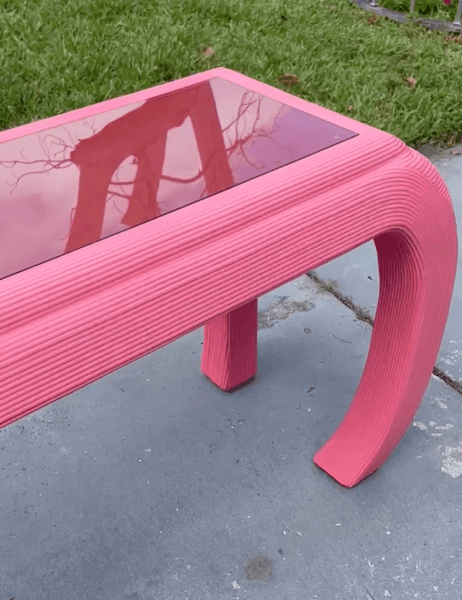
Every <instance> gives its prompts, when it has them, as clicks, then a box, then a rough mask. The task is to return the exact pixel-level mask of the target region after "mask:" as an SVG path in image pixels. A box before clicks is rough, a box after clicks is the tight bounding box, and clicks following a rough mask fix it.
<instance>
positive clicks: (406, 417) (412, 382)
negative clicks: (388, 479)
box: [314, 232, 457, 488]
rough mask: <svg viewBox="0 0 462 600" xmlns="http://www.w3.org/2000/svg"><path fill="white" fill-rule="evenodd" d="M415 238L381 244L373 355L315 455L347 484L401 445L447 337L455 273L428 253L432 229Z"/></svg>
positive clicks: (395, 235) (396, 237)
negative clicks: (427, 238)
mask: <svg viewBox="0 0 462 600" xmlns="http://www.w3.org/2000/svg"><path fill="white" fill-rule="evenodd" d="M414 233H417V234H418V236H416V237H414V238H413V236H405V235H403V234H400V233H399V232H390V233H387V234H383V235H381V236H379V237H378V238H376V239H375V240H374V242H375V246H376V249H377V255H378V263H379V274H380V294H379V301H378V306H377V313H376V318H375V323H374V328H373V332H372V337H371V342H370V347H369V354H368V357H367V361H366V364H365V367H364V371H363V374H362V377H361V380H360V383H359V385H358V388H357V391H356V394H355V396H354V398H353V401H352V403H351V405H350V408H349V410H348V411H347V413H346V415H345V417H344V419H343V421H342V422H341V424H340V425H339V427H338V429H337V430H336V431H335V433H334V434H333V435H332V437H331V438H330V439H329V440H328V442H327V443H326V444H324V446H323V447H322V448H321V449H320V450H319V451H318V452H317V453H316V454H315V456H314V462H315V464H316V465H318V467H320V468H321V469H323V470H324V471H326V472H327V473H329V475H331V477H333V478H334V479H336V480H337V481H338V482H339V483H341V484H342V485H344V486H345V487H349V488H351V487H353V486H355V485H356V484H358V483H359V482H360V481H362V480H363V479H364V478H365V477H367V476H369V475H371V474H372V473H373V472H374V471H376V470H377V469H378V468H379V467H380V466H381V465H382V464H383V463H384V462H385V461H386V460H387V458H388V457H389V456H390V454H391V453H392V451H393V450H394V449H395V447H396V446H397V445H398V443H399V442H400V440H401V438H402V437H403V435H404V434H405V432H406V430H407V428H408V427H409V425H410V423H411V422H412V419H413V418H414V415H415V413H416V411H417V409H418V408H419V405H420V403H421V400H422V397H423V395H424V393H425V390H426V388H427V385H428V381H429V379H430V377H431V373H432V370H433V366H434V364H435V362H436V358H437V354H438V350H439V347H440V344H441V340H442V337H443V333H444V328H445V325H446V320H447V316H448V311H449V303H450V298H451V294H452V288H453V281H454V280H453V274H452V273H451V272H450V271H451V267H450V266H449V268H445V265H440V264H439V263H438V261H437V260H435V261H432V262H429V261H428V255H427V257H426V256H425V254H426V253H424V252H422V249H423V248H422V246H423V243H424V237H425V234H426V232H414ZM418 237H420V240H419V239H418ZM451 237H452V236H451V235H448V238H447V240H446V243H445V244H444V242H443V245H446V248H445V249H443V252H444V251H446V252H447V255H446V256H447V257H448V263H449V265H451V263H452V262H453V261H452V260H450V259H451V258H452V257H453V256H454V253H456V252H457V249H456V248H454V245H453V240H452V239H451ZM421 244H422V245H421ZM439 250H441V249H439ZM443 255H444V254H443ZM426 259H427V260H426Z"/></svg>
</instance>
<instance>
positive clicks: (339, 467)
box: [204, 168, 457, 488]
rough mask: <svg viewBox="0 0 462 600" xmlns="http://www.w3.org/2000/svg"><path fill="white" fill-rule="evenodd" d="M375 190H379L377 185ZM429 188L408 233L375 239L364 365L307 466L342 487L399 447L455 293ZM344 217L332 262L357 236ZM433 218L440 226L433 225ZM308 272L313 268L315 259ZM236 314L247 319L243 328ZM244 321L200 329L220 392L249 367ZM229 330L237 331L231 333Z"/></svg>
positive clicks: (453, 258)
mask: <svg viewBox="0 0 462 600" xmlns="http://www.w3.org/2000/svg"><path fill="white" fill-rule="evenodd" d="M432 169H433V168H432ZM409 179H410V180H412V177H411V176H409ZM431 180H433V181H432V184H433V183H434V182H435V181H437V180H436V170H434V173H433V174H432V177H431ZM377 185H384V183H383V182H382V183H380V182H379V178H378V179H377ZM385 185H386V184H385ZM408 185H409V184H408ZM411 185H412V184H411ZM393 187H395V188H396V184H394V185H393V184H391V188H392V189H393ZM432 187H433V186H431V187H430V186H427V189H426V190H425V192H426V193H425V195H422V205H423V206H425V207H426V208H427V211H428V212H427V215H425V214H424V213H425V211H420V210H419V213H420V214H419V213H418V214H416V215H413V219H411V220H412V221H413V223H414V228H413V230H412V231H411V230H409V231H405V230H403V229H402V228H394V227H390V226H388V229H389V230H388V231H386V232H385V233H381V234H380V235H378V236H377V237H375V238H374V242H375V246H376V250H377V255H378V264H379V273H380V294H379V301H378V306H377V313H376V319H375V324H374V328H373V332H372V337H371V342H370V347H369V354H368V358H367V361H366V364H365V367H364V371H363V374H362V377H361V380H360V383H359V385H358V388H357V391H356V394H355V396H354V398H353V400H352V402H351V405H350V408H349V409H348V411H347V413H346V415H345V417H344V419H343V421H342V422H341V423H340V425H339V427H338V428H337V430H336V431H335V433H334V434H333V435H332V436H331V438H330V439H329V440H328V441H327V442H326V443H325V444H324V446H322V448H321V449H320V450H318V452H317V453H316V454H315V456H314V459H313V460H314V463H315V464H316V465H317V466H318V467H320V468H321V469H323V470H324V471H326V472H327V473H328V474H329V475H330V476H331V477H333V478H334V479H335V480H336V481H337V482H339V483H340V484H341V485H343V486H345V487H347V488H351V487H354V486H355V485H357V484H358V483H359V482H360V481H362V480H363V479H365V478H366V477H368V476H369V475H371V474H372V473H373V472H374V471H376V470H377V469H378V468H379V467H380V466H381V465H382V464H383V463H384V462H385V461H386V460H387V458H388V457H389V456H390V454H391V453H392V452H393V450H394V449H395V447H396V446H397V445H398V443H399V441H400V440H401V438H402V437H403V435H404V434H405V432H406V430H407V428H408V427H409V425H410V424H411V422H412V419H413V417H414V415H415V413H416V411H417V409H418V408H419V405H420V402H421V400H422V397H423V395H424V393H425V389H426V387H427V385H428V382H429V380H430V377H431V373H432V370H433V366H434V364H435V362H436V358H437V354H438V350H439V347H440V344H441V340H442V337H443V333H444V328H445V325H446V321H447V316H448V312H449V306H450V301H451V296H452V291H453V286H454V279H455V271H456V265H457V234H456V230H455V225H454V218H453V213H452V209H451V207H450V206H448V205H447V204H446V198H445V195H444V192H442V194H441V195H440V193H439V192H440V190H437V191H436V190H435V187H433V189H432ZM437 187H438V188H439V187H441V186H440V184H439V183H438V184H437ZM390 193H393V191H391V192H390ZM432 194H433V196H434V197H433V200H434V202H432ZM406 204H407V203H406V202H405V201H403V202H402V204H400V203H399V202H397V203H396V215H397V219H398V216H400V213H401V212H404V213H405V212H406V211H408V210H410V209H409V208H407V206H406ZM326 210H327V209H326ZM329 210H331V209H330V208H329ZM412 210H414V209H412ZM344 211H345V212H344V214H343V216H342V215H340V216H339V219H344V221H342V222H344V224H345V227H344V230H343V235H344V236H345V240H343V239H339V240H332V257H335V256H338V255H339V254H338V249H339V248H340V247H342V246H344V244H345V241H346V239H347V238H348V237H350V238H351V236H352V235H354V233H352V231H353V230H355V229H356V232H358V231H359V229H360V228H359V229H358V224H357V223H356V222H355V223H353V222H351V223H348V208H347V207H344ZM433 211H438V212H439V215H438V217H436V213H435V215H433V217H432V214H431V213H432V212H433ZM374 219H375V222H374ZM437 219H440V222H439V223H438V225H435V223H436V220H437ZM392 220H393V219H392ZM387 221H388V222H389V221H390V215H386V214H383V213H379V212H377V214H376V215H374V214H373V213H371V214H370V222H369V224H368V225H367V228H371V227H372V228H374V227H375V228H376V229H377V230H379V231H380V230H382V232H383V230H384V229H386V228H387V225H386V222H387ZM432 221H433V222H432ZM349 225H351V228H352V231H349V229H348V226H349ZM364 227H365V228H366V224H365V225H364ZM350 247H351V246H350ZM342 253H343V252H342ZM324 262H325V261H324ZM314 264H315V265H316V266H318V264H319V262H318V263H316V261H315V260H314ZM309 268H314V266H313V267H311V266H310V267H309ZM239 311H241V312H239ZM240 315H245V319H244V320H243V321H242V322H240V321H239V316H240ZM252 315H253V305H252V310H250V306H249V305H245V306H244V307H241V308H240V309H237V310H235V311H232V312H230V313H228V314H227V315H223V316H222V317H220V318H219V319H217V320H216V321H214V322H212V323H211V324H209V325H207V326H206V330H205V340H204V353H205V358H204V364H205V365H206V369H205V372H206V374H207V375H208V376H209V377H210V379H212V380H213V381H214V382H215V383H216V384H217V385H218V386H219V387H221V389H229V388H230V387H234V386H236V385H238V384H239V383H242V382H243V381H245V379H244V377H242V378H241V380H239V375H238V374H239V369H240V368H241V365H242V363H243V362H245V361H248V362H249V364H255V365H256V358H255V363H254V362H253V360H252V359H253V348H254V347H255V351H256V345H255V346H254V342H253V339H254V338H253V336H254V335H255V331H256V328H257V316H256V315H255V316H254V317H252ZM233 326H237V333H236V335H233ZM250 341H251V342H250ZM216 349H219V350H218V351H217V350H216ZM223 357H226V360H223ZM231 374H232V375H231ZM247 374H248V373H246V375H245V378H247Z"/></svg>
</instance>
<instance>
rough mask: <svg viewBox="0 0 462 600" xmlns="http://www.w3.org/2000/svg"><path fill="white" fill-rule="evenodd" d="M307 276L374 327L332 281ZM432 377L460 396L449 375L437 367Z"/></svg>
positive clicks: (460, 390) (460, 385)
mask: <svg viewBox="0 0 462 600" xmlns="http://www.w3.org/2000/svg"><path fill="white" fill-rule="evenodd" d="M307 276H308V277H309V278H310V279H311V280H312V281H314V283H316V285H317V286H318V287H319V289H320V290H321V291H324V292H328V293H329V294H332V295H333V296H335V298H337V300H339V301H340V302H341V303H342V304H344V305H345V306H346V307H347V308H349V309H350V310H352V311H353V312H354V313H355V315H356V318H357V319H358V320H359V321H363V322H364V323H367V324H368V325H370V326H371V327H373V326H374V319H373V318H372V316H371V314H370V313H369V311H368V310H367V309H365V308H364V307H360V306H356V305H355V304H354V303H353V301H352V298H351V296H345V295H344V294H342V293H341V292H339V290H338V283H337V282H336V281H335V280H334V279H329V280H327V281H324V280H323V279H321V277H319V275H318V274H317V273H316V272H315V271H308V273H307ZM433 375H434V376H435V377H438V379H441V381H442V382H443V383H445V384H446V385H448V386H449V387H451V388H452V389H453V390H455V391H456V392H458V393H459V394H461V395H462V383H460V382H458V381H456V380H455V379H453V378H452V377H451V376H450V375H447V374H446V373H444V372H443V371H442V370H441V369H438V367H436V366H435V367H433Z"/></svg>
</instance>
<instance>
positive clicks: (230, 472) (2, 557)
mask: <svg viewBox="0 0 462 600" xmlns="http://www.w3.org/2000/svg"><path fill="white" fill-rule="evenodd" d="M456 150H460V151H461V154H458V155H453V154H452V152H449V151H431V149H428V148H427V149H422V150H421V151H422V152H423V153H424V154H426V155H427V156H429V158H430V159H431V160H432V162H433V163H434V164H435V165H436V167H437V168H438V170H439V171H440V173H441V175H442V177H443V178H444V179H445V181H446V183H447V185H448V188H449V191H450V193H451V196H452V198H453V202H454V209H455V213H456V217H457V222H458V230H459V238H462V233H461V232H462V147H459V148H456ZM320 280H322V281H321V285H320ZM329 280H332V281H330V285H328V289H327V290H326V289H325V287H326V286H325V285H323V282H328V284H329ZM329 290H330V291H329ZM377 293H378V272H377V261H376V256H375V250H374V246H373V243H368V244H365V245H364V246H362V247H361V248H358V249H357V250H355V251H354V252H351V253H349V254H348V255H346V256H343V257H341V258H339V259H337V260H335V261H333V262H331V263H329V264H327V265H324V266H323V267H321V268H320V269H317V270H316V271H315V273H311V274H310V275H307V276H304V277H301V278H299V279H297V280H296V281H293V282H291V283H288V284H286V285H284V286H282V287H280V288H278V289H276V290H274V291H273V292H271V293H269V294H267V295H266V296H264V297H263V298H261V299H260V301H259V327H260V328H259V335H258V344H259V353H258V361H259V371H258V376H257V377H256V378H255V379H254V381H253V382H252V383H250V384H249V385H247V386H246V387H243V388H241V389H239V390H237V391H235V392H234V393H231V394H228V393H225V392H221V391H220V390H218V389H217V388H216V387H214V386H213V385H212V384H211V383H210V382H209V381H208V380H207V379H205V378H204V377H203V376H202V375H201V374H200V370H199V363H200V354H201V342H202V330H197V331H195V332H193V333H191V334H189V335H187V336H185V337H184V338H182V339H180V340H177V341H176V342H174V343H173V344H171V345H169V346H167V347H165V348H163V349H161V350H159V351H157V352H155V353H153V354H151V355H149V356H147V357H144V358H142V359H140V360H138V361H136V362H134V363H132V364H131V365H128V366H126V367H124V368H122V369H120V370H118V371H117V372H115V373H113V374H111V375H108V376H107V377H105V378H104V379H101V380H100V381H98V382H96V383H94V384H91V385H89V386H87V387H85V388H84V389H82V390H79V391H78V392H76V393H73V394H71V395H70V396H68V397H66V398H64V399H62V400H60V401H58V402H56V403H54V404H52V405H50V406H48V407H46V408H44V409H42V410H40V411H38V412H36V413H35V414H33V415H30V416H28V417H26V418H24V419H22V420H20V421H17V422H16V423H13V424H12V425H9V426H8V427H6V428H4V429H3V430H0V448H1V453H0V484H1V496H0V600H13V599H14V600H153V599H155V600H208V599H210V600H228V599H241V600H242V599H246V598H248V599H249V600H312V599H316V598H318V599H320V600H334V599H337V598H338V599H341V600H379V599H380V598H385V599H393V600H404V599H407V598H418V599H420V600H424V599H440V598H441V599H448V600H457V599H460V598H462V394H461V393H460V391H459V389H460V388H459V387H458V384H460V383H461V382H462V360H461V356H462V317H461V315H462V275H461V274H460V269H459V272H458V277H457V282H456V288H455V292H454V296H453V301H452V306H451V314H450V317H449V321H448V325H447V328H446V332H445V336H444V340H443V344H442V347H441V350H440V354H439V358H438V364H437V366H438V368H439V369H441V371H443V372H444V373H445V374H446V376H447V381H448V382H449V383H448V382H445V381H442V380H441V378H439V377H436V376H434V375H433V376H432V378H431V380H430V383H429V385H428V388H427V391H426V393H425V397H424V399H423V401H422V405H421V407H420V409H419V411H418V413H417V415H416V418H415V420H414V423H413V426H411V427H410V428H409V430H408V431H407V433H406V435H405V436H404V438H403V440H402V441H401V443H400V444H399V446H398V447H397V448H396V450H395V451H394V452H393V454H392V455H391V457H390V458H389V460H388V461H387V462H386V463H385V465H384V466H383V467H382V468H380V469H379V470H378V471H377V472H376V473H374V474H373V475H372V476H370V477H369V478H368V479H366V480H365V481H363V482H362V483H360V484H359V485H358V486H357V487H355V488H353V489H346V488H344V487H342V486H341V485H339V484H337V483H336V482H335V481H334V480H333V479H331V478H330V477H329V476H328V475H327V474H326V473H325V472H323V471H322V470H320V469H318V468H317V467H316V466H315V465H314V464H313V462H312V457H313V455H314V454H315V452H316V450H317V449H318V448H319V447H320V446H321V445H322V444H323V443H324V442H325V441H326V440H327V439H328V437H329V436H330V435H331V433H332V432H333V431H334V430H335V428H336V426H337V424H338V423H339V422H340V420H341V418H342V416H343V414H344V413H345V410H346V408H347V406H348V404H349V403H350V401H351V399H352V397H353V395H354V392H355V389H356V386H357V384H358V382H359V378H360V376H361V373H362V369H363V366H364V363H365V360H366V355H367V350H368V345H369V341H370V336H371V331H372V328H371V326H370V325H369V324H368V323H367V322H364V320H361V318H358V315H360V314H364V313H359V312H358V309H360V308H364V309H366V311H369V313H370V314H371V315H372V316H373V315H374V312H375V306H374V305H375V304H377ZM258 557H263V558H260V559H259V558H258ZM255 559H257V560H255Z"/></svg>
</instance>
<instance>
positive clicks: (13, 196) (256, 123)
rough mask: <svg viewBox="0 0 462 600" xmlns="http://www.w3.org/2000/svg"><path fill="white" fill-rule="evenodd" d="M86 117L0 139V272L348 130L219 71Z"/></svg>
mask: <svg viewBox="0 0 462 600" xmlns="http://www.w3.org/2000/svg"><path fill="white" fill-rule="evenodd" d="M121 113H124V114H121ZM91 121H92V123H91V124H90V123H89V122H90V119H81V120H77V121H74V122H70V123H68V124H67V125H66V126H65V127H64V126H61V127H54V128H50V129H48V130H45V131H42V132H39V133H37V134H31V135H29V136H23V137H21V138H18V139H16V140H11V141H10V142H4V143H1V141H0V165H1V166H3V167H6V168H7V169H10V170H16V171H17V170H22V171H23V172H22V173H21V174H20V175H19V176H17V175H16V181H15V182H14V183H13V184H11V183H9V182H7V181H6V180H5V179H4V178H3V176H4V175H5V173H6V169H2V170H1V171H0V231H2V232H3V233H5V236H4V239H3V240H2V239H1V237H2V236H0V277H5V276H7V275H10V274H12V273H15V272H17V271H20V270H22V269H25V268H28V267H30V266H33V265H36V264H38V263H40V262H43V261H45V260H49V259H50V258H53V257H56V256H58V255H59V254H63V253H65V252H69V251H72V250H76V249H77V248H80V247H82V246H85V245H87V244H91V243H93V242H96V241H98V240H99V239H101V238H103V237H107V236H108V235H112V234H114V233H117V232H118V231H121V230H123V229H126V228H127V227H134V226H136V225H139V224H141V223H144V222H146V221H148V220H150V219H154V218H157V217H159V216H161V215H163V214H165V213H168V212H171V211H172V210H176V209H178V208H181V207H183V206H185V205H186V204H191V203H192V202H195V201H197V200H200V199H201V198H204V197H206V196H210V195H212V194H215V193H217V192H220V191H222V190H224V189H226V188H229V187H231V186H233V185H236V184H239V183H242V182H244V181H247V180H249V179H252V178H253V177H256V176H258V175H261V174H263V173H267V172H268V171H271V170H273V169H276V168H278V167H280V166H283V165H285V164H288V163H290V162H293V161H294V160H298V159H300V158H303V157H305V156H308V155H310V154H313V153H314V152H317V151H319V150H322V149H324V148H327V147H329V146H332V145H334V144H337V143H339V142H341V141H343V140H346V139H349V138H351V137H354V136H355V135H357V134H355V133H354V132H351V131H347V130H346V129H343V128H340V127H337V126H334V125H332V124H331V123H328V122H327V121H323V120H322V119H319V118H316V117H313V116H312V115H309V114H307V113H303V112H301V111H298V110H295V109H292V108H290V107H288V106H285V105H283V104H281V103H278V102H276V101H274V100H272V99H270V98H266V97H264V96H262V95H260V94H257V93H255V92H252V91H250V90H246V89H244V88H242V87H240V86H238V85H235V84H232V83H230V82H228V81H225V80H223V79H221V78H218V77H216V78H212V79H211V80H210V81H205V82H203V83H199V84H195V85H192V86H189V87H187V88H184V89H182V90H179V91H176V92H172V93H169V94H166V95H163V96H160V97H155V98H152V99H149V100H147V101H145V102H142V103H141V102H139V103H136V104H131V105H127V106H125V107H123V108H122V109H114V110H111V111H106V112H103V113H100V114H97V115H95V116H94V117H92V118H91ZM89 127H90V129H91V133H92V134H91V135H88V128H89ZM175 130H176V133H175ZM179 132H181V134H179ZM175 136H176V137H175ZM68 139H69V140H70V142H69V141H68ZM0 140H1V138H0ZM26 151H27V152H29V153H32V152H34V153H35V154H36V153H37V152H40V153H41V154H42V156H45V157H46V158H37V159H35V160H27V157H26V156H25V153H26ZM15 157H17V158H15ZM33 165H36V166H37V167H38V169H39V170H37V171H34V170H30V168H33V167H32V166H33ZM69 168H70V169H69ZM27 169H29V170H27ZM76 169H77V170H78V172H76ZM64 170H65V171H66V172H67V173H71V174H70V175H69V176H67V175H66V173H62V171H64ZM166 170H167V172H166ZM191 170H193V172H195V174H194V175H193V176H191ZM122 171H123V172H124V173H125V178H124V177H123V176H122V178H119V174H120V173H121V172H122ZM127 173H128V176H127ZM39 175H41V176H42V177H41V178H40V177H39ZM185 175H186V176H185ZM26 182H28V183H27V184H26ZM8 185H9V186H10V187H12V189H10V190H8ZM162 185H163V186H164V187H163V189H161V188H162ZM127 188H129V189H127ZM7 190H8V191H7ZM111 199H112V200H114V208H115V210H114V209H110V210H108V201H109V200H111ZM116 199H120V200H121V201H122V202H123V203H124V204H125V208H124V209H123V210H121V209H120V208H119V207H118V206H117V205H116V204H115V200H116ZM69 209H70V210H69ZM66 210H67V214H68V218H69V215H70V219H71V227H70V231H68V233H67V235H66V233H65V232H64V231H63V216H64V214H65V211H66ZM66 238H67V240H66ZM2 244H3V245H2ZM5 245H6V247H5Z"/></svg>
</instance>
